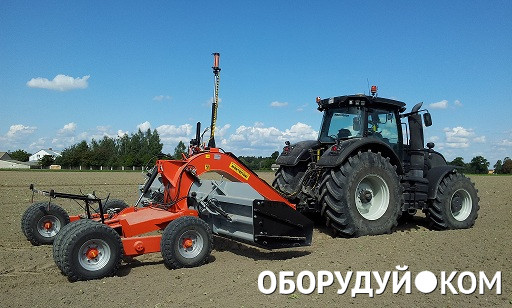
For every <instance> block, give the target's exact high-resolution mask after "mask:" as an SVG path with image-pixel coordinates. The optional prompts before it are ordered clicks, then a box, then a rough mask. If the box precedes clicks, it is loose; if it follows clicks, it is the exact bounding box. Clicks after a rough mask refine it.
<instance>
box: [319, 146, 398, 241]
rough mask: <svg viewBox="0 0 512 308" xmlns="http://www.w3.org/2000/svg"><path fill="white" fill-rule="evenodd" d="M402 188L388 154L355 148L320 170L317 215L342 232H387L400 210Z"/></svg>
mask: <svg viewBox="0 0 512 308" xmlns="http://www.w3.org/2000/svg"><path fill="white" fill-rule="evenodd" d="M402 190H403V189H402V185H401V183H400V180H399V178H398V175H397V173H396V167H394V166H393V165H391V163H390V161H389V159H388V158H384V157H382V156H381V155H380V153H372V152H371V151H368V152H359V153H358V154H357V155H355V156H352V157H350V158H349V159H348V161H347V162H346V163H344V164H343V165H341V166H340V167H337V168H333V169H331V170H330V171H328V172H326V173H325V174H324V177H323V179H322V182H321V184H320V205H321V215H322V216H323V217H325V220H326V224H327V226H330V227H332V228H333V229H334V231H335V233H339V234H341V235H343V236H349V237H352V236H353V237H355V236H362V235H375V234H384V233H389V232H391V230H392V229H393V228H394V227H395V226H396V225H397V220H398V218H399V217H400V214H401V206H402V203H403V196H402Z"/></svg>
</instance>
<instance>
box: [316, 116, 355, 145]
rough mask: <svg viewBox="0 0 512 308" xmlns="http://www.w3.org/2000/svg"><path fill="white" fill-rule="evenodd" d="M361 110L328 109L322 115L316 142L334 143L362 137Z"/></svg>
mask: <svg viewBox="0 0 512 308" xmlns="http://www.w3.org/2000/svg"><path fill="white" fill-rule="evenodd" d="M362 120H363V110H362V109H361V108H360V107H340V108H335V109H329V110H327V111H326V112H325V114H324V119H323V122H322V129H321V131H320V136H319V138H318V140H319V141H320V142H334V141H336V140H337V139H350V138H356V137H362V136H363V129H362V128H363V127H362V125H363V121H362Z"/></svg>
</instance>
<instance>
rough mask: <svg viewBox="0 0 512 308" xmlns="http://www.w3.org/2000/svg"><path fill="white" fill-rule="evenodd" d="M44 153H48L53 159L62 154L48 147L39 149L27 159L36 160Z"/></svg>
mask: <svg viewBox="0 0 512 308" xmlns="http://www.w3.org/2000/svg"><path fill="white" fill-rule="evenodd" d="M45 155H50V156H51V157H53V159H55V158H57V157H59V156H62V155H60V153H59V152H55V151H54V150H52V148H49V149H43V150H39V151H37V152H35V153H34V154H32V155H30V157H29V158H28V161H38V160H40V159H41V158H43V157H44V156H45Z"/></svg>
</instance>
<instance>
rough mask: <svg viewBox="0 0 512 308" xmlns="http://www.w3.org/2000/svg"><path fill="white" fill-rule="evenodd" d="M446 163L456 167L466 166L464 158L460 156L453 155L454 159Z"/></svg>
mask: <svg viewBox="0 0 512 308" xmlns="http://www.w3.org/2000/svg"><path fill="white" fill-rule="evenodd" d="M448 164H450V165H452V166H458V167H466V163H465V162H464V158H462V157H460V156H459V157H455V159H454V160H452V161H451V162H449V163H448Z"/></svg>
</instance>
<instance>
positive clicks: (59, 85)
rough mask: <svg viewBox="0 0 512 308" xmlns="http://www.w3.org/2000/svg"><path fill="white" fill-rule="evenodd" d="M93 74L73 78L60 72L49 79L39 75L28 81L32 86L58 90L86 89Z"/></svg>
mask: <svg viewBox="0 0 512 308" xmlns="http://www.w3.org/2000/svg"><path fill="white" fill-rule="evenodd" d="M90 77H91V76H90V75H87V76H83V77H82V78H79V77H77V78H73V77H70V76H67V75H62V74H59V75H57V76H55V78H53V80H48V79H46V78H42V77H37V78H32V79H30V80H29V81H28V82H27V86H29V87H30V88H41V89H48V90H56V91H69V90H74V89H85V88H87V87H88V86H89V84H88V80H89V78H90Z"/></svg>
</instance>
